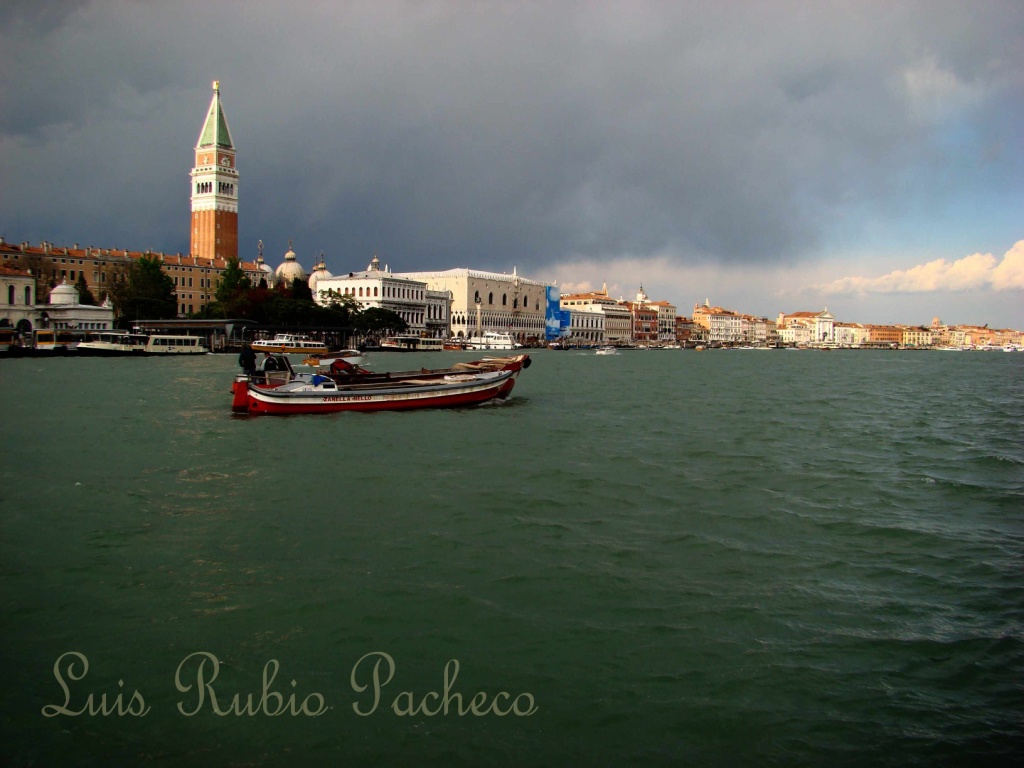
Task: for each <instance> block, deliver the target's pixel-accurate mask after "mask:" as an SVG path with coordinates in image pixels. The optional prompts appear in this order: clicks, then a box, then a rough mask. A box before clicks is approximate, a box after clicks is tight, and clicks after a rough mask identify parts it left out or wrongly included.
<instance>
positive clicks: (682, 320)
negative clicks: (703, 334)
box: [676, 315, 693, 344]
mask: <svg viewBox="0 0 1024 768" xmlns="http://www.w3.org/2000/svg"><path fill="white" fill-rule="evenodd" d="M692 338H693V320H692V319H691V318H689V317H683V316H682V315H677V316H676V343H677V344H685V343H686V342H688V341H690V340H691V339H692Z"/></svg>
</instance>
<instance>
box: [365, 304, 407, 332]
mask: <svg viewBox="0 0 1024 768" xmlns="http://www.w3.org/2000/svg"><path fill="white" fill-rule="evenodd" d="M353 324H354V325H355V327H356V328H358V329H359V330H361V331H368V332H370V333H404V332H405V331H407V330H409V324H408V323H407V322H405V320H403V319H402V316H401V315H399V314H398V313H397V312H393V311H391V310H390V309H384V308H383V307H367V308H366V309H364V310H363V311H362V312H360V313H359V314H358V315H356V317H355V319H354V320H353Z"/></svg>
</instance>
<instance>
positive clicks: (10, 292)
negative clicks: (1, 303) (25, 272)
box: [7, 285, 14, 304]
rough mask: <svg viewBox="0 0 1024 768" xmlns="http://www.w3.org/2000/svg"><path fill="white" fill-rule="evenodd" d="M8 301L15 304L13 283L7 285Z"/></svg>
mask: <svg viewBox="0 0 1024 768" xmlns="http://www.w3.org/2000/svg"><path fill="white" fill-rule="evenodd" d="M7 303H8V304H13V303H14V286H13V285H9V286H7Z"/></svg>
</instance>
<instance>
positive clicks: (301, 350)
mask: <svg viewBox="0 0 1024 768" xmlns="http://www.w3.org/2000/svg"><path fill="white" fill-rule="evenodd" d="M252 348H253V349H254V350H256V351H257V352H279V353H284V354H306V355H315V354H324V353H326V352H328V351H329V350H328V349H327V345H326V344H324V343H323V342H322V341H316V340H315V339H311V338H309V337H308V336H300V335H299V334H295V333H279V334H277V335H276V336H274V338H272V339H259V340H257V341H254V342H253V343H252Z"/></svg>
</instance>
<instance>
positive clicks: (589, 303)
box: [559, 283, 633, 345]
mask: <svg viewBox="0 0 1024 768" xmlns="http://www.w3.org/2000/svg"><path fill="white" fill-rule="evenodd" d="M559 303H560V305H561V307H562V309H568V310H570V311H573V310H576V311H579V312H591V313H599V314H601V315H602V317H603V321H602V322H601V327H602V332H603V334H604V337H603V339H602V340H601V341H599V342H598V343H600V344H620V345H621V344H630V343H632V340H633V316H632V314H631V313H630V311H629V308H628V307H627V306H626V305H625V304H624V303H623V302H620V301H616V300H615V299H613V298H611V297H610V296H609V295H608V284H607V283H605V284H604V285H603V286H602V287H601V290H600V291H588V292H585V293H563V294H562V295H561V297H560V302H559Z"/></svg>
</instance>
